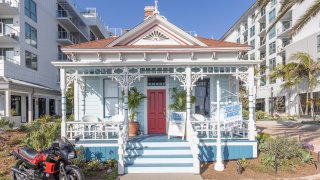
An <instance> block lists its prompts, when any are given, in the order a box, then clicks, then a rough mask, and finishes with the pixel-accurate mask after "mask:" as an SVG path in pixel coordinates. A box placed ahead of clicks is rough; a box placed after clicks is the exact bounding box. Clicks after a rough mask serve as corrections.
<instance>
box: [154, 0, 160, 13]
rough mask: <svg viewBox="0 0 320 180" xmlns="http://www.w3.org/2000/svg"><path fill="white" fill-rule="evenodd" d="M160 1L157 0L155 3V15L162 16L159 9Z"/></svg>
mask: <svg viewBox="0 0 320 180" xmlns="http://www.w3.org/2000/svg"><path fill="white" fill-rule="evenodd" d="M158 3H159V1H158V0H155V2H154V14H160V12H159V9H158Z"/></svg>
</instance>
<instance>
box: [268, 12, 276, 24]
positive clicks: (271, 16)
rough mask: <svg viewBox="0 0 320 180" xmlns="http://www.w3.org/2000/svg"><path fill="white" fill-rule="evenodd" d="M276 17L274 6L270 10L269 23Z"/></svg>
mask: <svg viewBox="0 0 320 180" xmlns="http://www.w3.org/2000/svg"><path fill="white" fill-rule="evenodd" d="M275 19H276V9H275V8H274V9H273V10H272V11H270V12H269V23H272V22H273V21H274V20H275Z"/></svg>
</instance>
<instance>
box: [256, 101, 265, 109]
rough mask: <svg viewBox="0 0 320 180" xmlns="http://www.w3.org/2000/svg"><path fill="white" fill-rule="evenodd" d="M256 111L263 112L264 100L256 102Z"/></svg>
mask: <svg viewBox="0 0 320 180" xmlns="http://www.w3.org/2000/svg"><path fill="white" fill-rule="evenodd" d="M256 110H257V111H265V101H264V99H257V100H256Z"/></svg>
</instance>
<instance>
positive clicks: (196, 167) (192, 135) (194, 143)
mask: <svg viewBox="0 0 320 180" xmlns="http://www.w3.org/2000/svg"><path fill="white" fill-rule="evenodd" d="M187 123H188V125H187V128H188V131H187V133H188V134H189V136H188V137H189V139H188V141H189V144H190V147H191V152H192V157H193V173H195V174H200V160H199V154H200V150H199V144H200V140H199V138H198V132H197V131H195V129H194V127H193V126H192V123H191V121H188V122H187Z"/></svg>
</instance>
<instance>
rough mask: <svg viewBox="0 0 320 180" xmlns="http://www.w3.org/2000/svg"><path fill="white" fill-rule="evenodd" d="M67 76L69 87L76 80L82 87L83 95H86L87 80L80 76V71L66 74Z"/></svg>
mask: <svg viewBox="0 0 320 180" xmlns="http://www.w3.org/2000/svg"><path fill="white" fill-rule="evenodd" d="M66 76H67V89H68V88H70V85H71V84H72V83H73V82H76V83H77V84H78V85H79V87H80V90H81V93H82V94H83V95H85V89H86V88H85V82H84V81H83V79H82V78H81V77H79V76H78V73H77V72H75V73H72V74H66Z"/></svg>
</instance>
